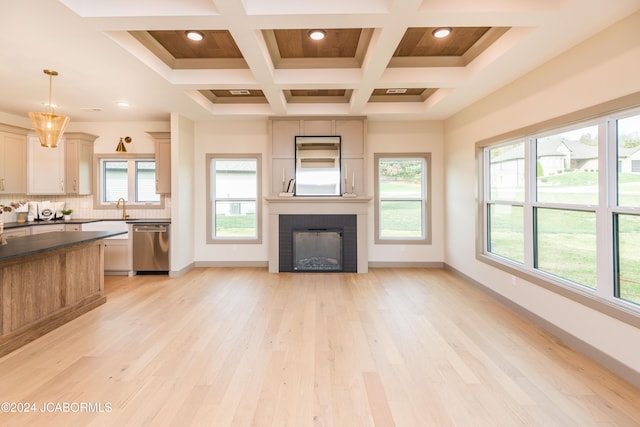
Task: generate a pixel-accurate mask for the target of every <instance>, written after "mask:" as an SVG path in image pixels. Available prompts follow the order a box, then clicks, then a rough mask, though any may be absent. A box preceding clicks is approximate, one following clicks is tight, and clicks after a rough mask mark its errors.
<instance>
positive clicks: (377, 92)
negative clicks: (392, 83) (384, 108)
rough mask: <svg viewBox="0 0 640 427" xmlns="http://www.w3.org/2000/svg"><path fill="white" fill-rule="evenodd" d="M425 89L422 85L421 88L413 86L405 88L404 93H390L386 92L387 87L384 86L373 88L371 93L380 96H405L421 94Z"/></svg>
mask: <svg viewBox="0 0 640 427" xmlns="http://www.w3.org/2000/svg"><path fill="white" fill-rule="evenodd" d="M425 89H426V88H424V87H422V88H413V89H407V91H406V92H405V93H393V94H392V93H387V90H388V88H385V89H375V90H374V91H373V94H374V95H381V96H383V95H395V96H398V95H406V96H408V95H422V92H424V91H425Z"/></svg>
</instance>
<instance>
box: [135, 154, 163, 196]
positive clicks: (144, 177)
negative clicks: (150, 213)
mask: <svg viewBox="0 0 640 427" xmlns="http://www.w3.org/2000/svg"><path fill="white" fill-rule="evenodd" d="M159 201H160V195H159V194H156V162H155V161H149V160H145V161H136V202H139V203H145V202H159Z"/></svg>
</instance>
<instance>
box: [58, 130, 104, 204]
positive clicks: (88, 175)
mask: <svg viewBox="0 0 640 427" xmlns="http://www.w3.org/2000/svg"><path fill="white" fill-rule="evenodd" d="M97 138H98V137H97V136H96V135H91V134H88V133H83V132H67V133H65V134H64V139H65V183H66V184H65V187H66V193H67V194H76V195H79V196H84V195H88V194H91V193H92V191H93V185H92V179H93V144H94V142H95V140H96V139H97Z"/></svg>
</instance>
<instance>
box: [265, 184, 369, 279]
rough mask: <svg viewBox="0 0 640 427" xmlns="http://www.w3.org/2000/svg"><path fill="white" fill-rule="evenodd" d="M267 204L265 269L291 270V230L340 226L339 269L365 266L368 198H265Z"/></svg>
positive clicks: (360, 269) (358, 269)
mask: <svg viewBox="0 0 640 427" xmlns="http://www.w3.org/2000/svg"><path fill="white" fill-rule="evenodd" d="M265 200H266V202H267V203H268V204H269V272H271V273H279V272H293V271H295V270H293V230H294V229H305V228H326V229H342V271H343V272H348V273H351V272H356V273H366V272H367V271H368V269H369V257H368V243H367V242H368V228H369V220H368V213H369V204H370V202H371V198H370V197H328V196H323V197H295V196H294V197H266V198H265Z"/></svg>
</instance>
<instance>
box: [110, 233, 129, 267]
mask: <svg viewBox="0 0 640 427" xmlns="http://www.w3.org/2000/svg"><path fill="white" fill-rule="evenodd" d="M129 270H131V254H130V253H129V240H128V239H105V240H104V271H129Z"/></svg>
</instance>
